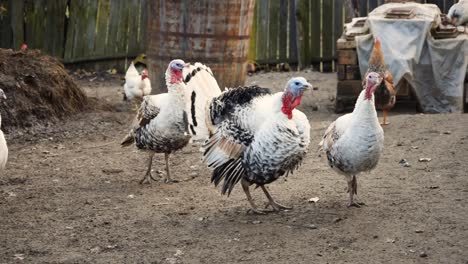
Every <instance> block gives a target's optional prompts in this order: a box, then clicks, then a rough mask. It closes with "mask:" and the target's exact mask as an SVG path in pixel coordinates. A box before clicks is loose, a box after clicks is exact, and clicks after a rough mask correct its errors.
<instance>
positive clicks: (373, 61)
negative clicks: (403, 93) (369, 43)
mask: <svg viewBox="0 0 468 264" xmlns="http://www.w3.org/2000/svg"><path fill="white" fill-rule="evenodd" d="M370 72H377V73H379V74H380V77H381V78H382V79H383V81H382V82H381V83H380V85H379V86H378V87H377V88H375V92H374V97H375V106H376V108H377V109H381V110H383V120H382V125H388V124H390V123H389V122H387V114H388V111H389V110H390V109H392V108H393V106H395V102H396V93H395V88H394V86H393V75H392V73H391V72H390V71H389V70H388V69H387V66H386V65H385V60H384V55H383V52H382V44H381V43H380V40H379V39H378V38H376V39H375V43H374V48H373V49H372V52H371V56H370V59H369V68H368V69H367V72H366V76H367V74H368V73H370ZM365 79H366V78H364V80H365Z"/></svg>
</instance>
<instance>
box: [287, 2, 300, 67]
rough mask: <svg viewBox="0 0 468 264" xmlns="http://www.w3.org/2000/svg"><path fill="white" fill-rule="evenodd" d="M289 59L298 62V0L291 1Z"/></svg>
mask: <svg viewBox="0 0 468 264" xmlns="http://www.w3.org/2000/svg"><path fill="white" fill-rule="evenodd" d="M288 21H289V60H292V61H295V62H298V57H297V53H298V34H297V19H296V1H289V17H288Z"/></svg>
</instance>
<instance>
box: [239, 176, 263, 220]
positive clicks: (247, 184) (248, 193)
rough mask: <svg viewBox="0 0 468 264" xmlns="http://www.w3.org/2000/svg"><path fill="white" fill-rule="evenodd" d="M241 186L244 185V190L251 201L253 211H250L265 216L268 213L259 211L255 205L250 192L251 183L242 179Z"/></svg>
mask: <svg viewBox="0 0 468 264" xmlns="http://www.w3.org/2000/svg"><path fill="white" fill-rule="evenodd" d="M241 185H242V189H243V190H244V192H245V196H247V200H248V201H249V204H250V206H251V207H252V209H250V210H252V211H253V212H254V213H257V214H265V212H266V211H265V210H262V209H258V207H257V205H255V203H254V201H253V199H252V195H250V190H249V186H250V183H248V182H247V181H246V180H244V179H242V181H241Z"/></svg>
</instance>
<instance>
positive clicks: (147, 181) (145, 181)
mask: <svg viewBox="0 0 468 264" xmlns="http://www.w3.org/2000/svg"><path fill="white" fill-rule="evenodd" d="M151 180H153V181H156V179H155V178H154V177H153V175H152V174H151V173H150V174H147V175H145V177H144V178H143V179H142V180H141V181H140V184H150V183H151Z"/></svg>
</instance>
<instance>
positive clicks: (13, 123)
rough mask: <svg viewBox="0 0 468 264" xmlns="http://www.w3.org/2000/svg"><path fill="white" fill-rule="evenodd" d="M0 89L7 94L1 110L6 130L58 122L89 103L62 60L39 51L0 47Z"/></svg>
mask: <svg viewBox="0 0 468 264" xmlns="http://www.w3.org/2000/svg"><path fill="white" fill-rule="evenodd" d="M0 88H1V89H3V91H4V92H5V94H6V96H7V100H6V102H5V106H4V107H1V110H0V112H1V115H2V120H3V122H2V127H3V130H6V131H9V130H10V129H11V128H12V127H31V126H34V125H37V124H38V123H44V122H48V121H56V120H58V119H60V118H63V117H65V116H68V115H70V114H74V113H78V112H81V111H83V110H85V109H88V108H89V106H90V104H89V100H88V98H87V97H86V94H85V93H84V92H83V90H82V89H81V88H79V87H78V86H77V85H76V84H75V82H74V81H73V79H72V78H71V77H70V76H69V75H68V73H67V71H66V70H65V68H64V67H63V65H62V63H60V61H58V60H57V59H55V58H53V57H50V56H48V55H45V54H42V53H41V52H40V51H38V50H30V51H26V52H24V51H12V50H5V49H0Z"/></svg>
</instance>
